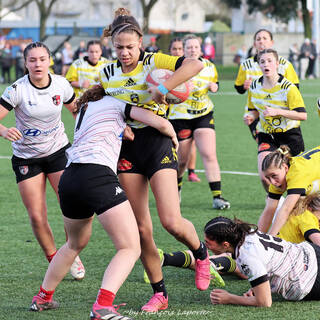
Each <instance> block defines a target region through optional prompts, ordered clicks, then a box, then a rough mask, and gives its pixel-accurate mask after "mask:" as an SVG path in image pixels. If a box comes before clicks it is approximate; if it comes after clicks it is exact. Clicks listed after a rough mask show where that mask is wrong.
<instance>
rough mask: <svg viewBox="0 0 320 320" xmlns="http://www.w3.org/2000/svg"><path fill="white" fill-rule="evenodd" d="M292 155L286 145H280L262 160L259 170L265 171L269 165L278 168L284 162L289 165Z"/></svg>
mask: <svg viewBox="0 0 320 320" xmlns="http://www.w3.org/2000/svg"><path fill="white" fill-rule="evenodd" d="M291 157H292V155H291V153H290V148H289V147H288V146H287V145H281V146H280V147H279V148H278V149H277V150H275V151H273V152H271V153H269V154H268V155H267V156H266V157H265V158H264V159H263V161H262V164H261V170H262V171H266V170H268V169H269V168H270V167H271V166H273V167H275V168H280V167H281V166H282V165H283V164H284V163H285V164H286V165H287V166H289V163H290V159H291Z"/></svg>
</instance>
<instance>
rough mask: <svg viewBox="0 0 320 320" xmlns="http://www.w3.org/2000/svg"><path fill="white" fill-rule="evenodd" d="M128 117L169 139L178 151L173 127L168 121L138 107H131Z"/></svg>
mask: <svg viewBox="0 0 320 320" xmlns="http://www.w3.org/2000/svg"><path fill="white" fill-rule="evenodd" d="M130 117H131V118H132V119H134V120H137V121H140V122H143V123H145V124H147V125H148V126H150V127H153V128H155V129H157V130H159V131H160V132H161V133H162V134H164V135H166V136H168V137H170V138H171V139H172V142H173V145H174V147H175V149H176V150H178V146H179V142H178V140H177V136H176V133H175V131H174V129H173V126H172V124H171V123H170V122H169V121H168V120H166V119H164V118H162V117H160V116H157V115H156V114H154V113H153V112H152V111H150V110H147V109H143V108H140V107H132V109H131V112H130Z"/></svg>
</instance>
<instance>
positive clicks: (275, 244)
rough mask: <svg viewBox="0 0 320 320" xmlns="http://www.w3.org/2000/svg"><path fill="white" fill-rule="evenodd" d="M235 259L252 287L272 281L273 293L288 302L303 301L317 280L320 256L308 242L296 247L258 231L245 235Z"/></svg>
mask: <svg viewBox="0 0 320 320" xmlns="http://www.w3.org/2000/svg"><path fill="white" fill-rule="evenodd" d="M236 256H237V258H236V262H237V266H238V267H239V269H240V270H241V271H242V272H243V273H244V274H245V275H246V276H248V280H249V281H250V283H251V286H252V287H255V286H257V285H259V284H261V283H263V282H265V281H267V280H268V279H269V280H270V287H271V291H272V292H273V293H278V294H280V295H282V296H283V297H284V298H285V299H287V300H301V299H303V298H304V297H305V296H306V295H307V294H308V293H309V292H310V291H311V289H312V287H313V285H314V283H315V280H316V278H317V273H318V264H317V257H316V253H315V251H314V249H313V247H312V246H311V245H310V244H309V243H308V242H301V243H299V244H295V243H291V242H287V241H284V240H282V239H280V238H276V237H272V236H270V235H268V234H264V233H261V232H259V231H258V232H257V233H254V234H250V235H247V236H246V238H245V241H244V243H243V244H242V245H241V246H240V248H239V249H238V248H237V249H236Z"/></svg>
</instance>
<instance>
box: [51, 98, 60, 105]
mask: <svg viewBox="0 0 320 320" xmlns="http://www.w3.org/2000/svg"><path fill="white" fill-rule="evenodd" d="M52 101H53V104H54V105H56V106H58V105H60V102H61V96H58V95H55V96H53V97H52Z"/></svg>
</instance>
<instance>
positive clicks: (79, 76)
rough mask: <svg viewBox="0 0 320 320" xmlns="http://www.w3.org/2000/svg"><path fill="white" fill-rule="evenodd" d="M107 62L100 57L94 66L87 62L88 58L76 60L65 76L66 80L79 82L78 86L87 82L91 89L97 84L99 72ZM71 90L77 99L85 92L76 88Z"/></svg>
mask: <svg viewBox="0 0 320 320" xmlns="http://www.w3.org/2000/svg"><path fill="white" fill-rule="evenodd" d="M108 62H110V61H109V60H107V59H106V58H104V57H101V58H100V60H99V61H98V63H97V64H95V65H93V64H91V63H90V62H89V60H88V57H84V58H80V59H77V60H75V61H74V62H73V63H72V65H71V66H70V68H69V70H68V72H67V74H66V79H67V80H68V81H69V82H72V81H79V84H80V85H81V83H83V82H84V81H85V80H89V82H90V87H89V88H91V87H93V86H94V85H96V84H99V72H100V70H101V68H102V67H103V66H104V65H105V64H106V63H108ZM73 89H74V92H75V94H76V96H77V98H79V97H80V96H81V95H82V94H83V93H84V92H85V91H86V90H87V88H76V87H74V88H73Z"/></svg>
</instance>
